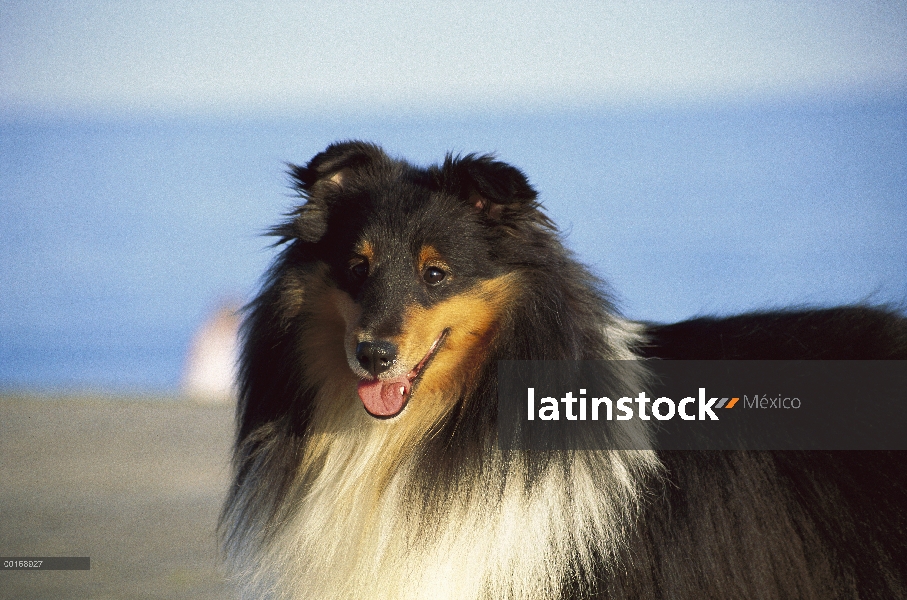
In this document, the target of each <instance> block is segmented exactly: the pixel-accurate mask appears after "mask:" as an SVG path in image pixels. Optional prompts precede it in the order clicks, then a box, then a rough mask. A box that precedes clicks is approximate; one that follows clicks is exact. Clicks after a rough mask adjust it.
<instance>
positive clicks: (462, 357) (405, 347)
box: [399, 274, 518, 418]
mask: <svg viewBox="0 0 907 600" xmlns="http://www.w3.org/2000/svg"><path fill="white" fill-rule="evenodd" d="M517 291H518V281H517V278H516V276H514V275H512V274H511V275H505V276H502V277H498V278H496V279H491V280H488V281H485V282H483V283H482V284H480V285H479V286H477V287H476V288H475V289H474V290H471V291H469V292H466V293H465V294H461V295H459V296H457V297H455V298H450V299H448V300H446V301H444V302H441V303H439V304H437V305H436V306H434V307H432V308H430V309H427V310H426V309H422V308H414V309H411V310H410V311H409V312H408V313H407V314H406V316H405V317H404V328H403V330H404V332H405V333H404V334H403V336H402V337H401V339H400V342H399V344H400V348H401V349H402V352H401V355H402V356H401V358H402V359H403V360H405V361H406V364H412V365H415V364H416V363H418V362H419V361H420V360H421V359H422V357H423V356H425V353H426V352H428V349H429V347H430V346H431V344H432V342H434V340H436V339H437V338H438V336H440V335H441V332H442V331H444V329H447V328H450V334H449V335H448V336H447V339H446V340H445V341H444V346H443V347H442V348H441V350H440V351H439V352H438V354H437V355H435V357H434V358H433V359H432V361H431V364H430V365H429V366H428V368H427V370H426V371H425V373H424V375H423V376H422V378H421V380H420V382H419V387H418V390H417V392H416V395H415V397H414V402H413V405H411V406H410V407H409V408H408V410H412V411H413V412H418V413H425V414H424V415H423V416H425V417H426V418H436V417H438V416H439V413H438V411H439V410H441V411H446V410H447V409H448V408H449V406H430V405H431V404H436V403H423V402H419V401H418V398H419V397H420V396H440V397H443V398H444V399H445V400H450V401H453V400H455V399H456V398H457V397H458V396H459V395H460V394H461V393H462V392H464V391H465V390H466V389H468V387H469V386H471V385H473V383H474V381H473V380H474V378H475V375H476V374H477V373H478V369H479V367H480V366H481V365H482V363H483V362H484V360H485V357H486V354H487V352H488V349H489V347H490V345H491V343H492V342H493V341H494V337H495V334H496V333H497V330H498V328H499V326H500V322H501V319H502V318H503V315H504V313H506V311H507V310H508V308H509V307H510V305H511V303H512V302H513V300H514V298H515V297H516V295H517ZM445 404H446V403H445ZM429 413H431V414H429Z"/></svg>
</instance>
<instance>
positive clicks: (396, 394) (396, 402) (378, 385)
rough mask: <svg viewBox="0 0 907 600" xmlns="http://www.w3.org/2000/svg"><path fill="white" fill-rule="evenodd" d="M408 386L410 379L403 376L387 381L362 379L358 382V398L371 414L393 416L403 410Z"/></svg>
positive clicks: (407, 394)
mask: <svg viewBox="0 0 907 600" xmlns="http://www.w3.org/2000/svg"><path fill="white" fill-rule="evenodd" d="M409 387H410V381H409V379H407V378H406V377H405V376H404V377H398V378H396V379H389V380H387V381H381V380H380V379H363V380H362V381H360V382H359V388H358V389H359V398H360V399H361V400H362V404H364V405H365V410H367V411H368V412H369V413H370V414H371V415H374V416H376V417H393V416H394V415H396V414H397V413H399V412H400V411H401V410H403V405H404V404H406V398H407V397H408V396H409Z"/></svg>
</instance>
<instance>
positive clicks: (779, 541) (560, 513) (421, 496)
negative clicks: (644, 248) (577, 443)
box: [221, 142, 907, 599]
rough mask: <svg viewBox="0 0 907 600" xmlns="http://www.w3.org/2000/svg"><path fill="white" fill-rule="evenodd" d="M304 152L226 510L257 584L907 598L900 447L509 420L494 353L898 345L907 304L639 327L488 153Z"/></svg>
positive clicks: (265, 301)
mask: <svg viewBox="0 0 907 600" xmlns="http://www.w3.org/2000/svg"><path fill="white" fill-rule="evenodd" d="M290 169H291V170H290V174H291V177H292V179H293V183H294V186H295V189H296V190H297V191H298V193H299V196H300V198H301V200H302V203H301V205H300V206H299V207H298V208H297V209H295V211H293V212H292V213H291V214H290V215H288V218H287V220H286V221H285V222H283V223H282V224H280V225H278V226H277V227H275V228H274V229H273V231H272V233H273V234H274V235H275V236H277V237H278V238H279V242H278V245H280V246H281V248H282V249H281V251H280V253H279V255H278V257H277V259H276V261H275V263H274V265H273V266H272V268H271V270H270V271H269V273H268V274H267V276H266V279H265V281H264V284H263V286H262V288H261V291H260V293H259V295H258V297H257V298H256V299H255V300H254V301H253V302H252V303H251V304H250V306H249V307H248V310H247V313H246V320H245V324H244V340H243V351H242V358H241V364H240V378H239V379H240V382H239V387H240V401H239V404H238V418H237V421H238V432H237V438H236V445H235V452H234V468H235V473H234V480H233V484H232V487H231V490H230V492H229V497H228V499H227V501H226V505H225V507H224V511H223V514H222V518H221V532H222V538H223V544H224V548H225V552H226V554H227V556H228V561H229V562H230V564H231V566H232V568H233V570H234V573H235V577H236V579H237V580H238V581H239V583H240V584H241V587H242V589H243V591H244V596H243V597H248V598H273V599H297V598H298V599H301V598H337V599H340V598H343V599H349V598H369V599H372V598H388V599H408V598H426V599H428V598H431V599H444V598H450V599H454V598H491V599H498V598H501V599H518V598H520V599H521V598H540V599H552V598H690V599H694V598H695V599H700V598H722V599H726V598H760V599H770V598H816V599H825V598H861V599H865V598H894V597H905V596H907V587H905V586H907V518H905V508H907V467H905V462H904V461H903V460H902V458H903V456H902V455H900V454H898V453H891V452H799V453H795V452H742V451H740V452H734V451H727V452H705V451H701V452H693V451H690V452H663V451H658V450H656V449H652V448H649V449H647V448H645V447H643V448H641V449H638V450H582V451H580V450H577V451H560V452H536V453H533V452H529V451H526V452H510V453H506V454H505V453H502V451H501V450H500V447H499V445H498V444H496V440H495V436H496V431H497V429H496V419H497V410H498V408H497V379H496V376H497V364H498V361H499V360H505V359H508V360H509V359H518V360H524V359H525V360H565V359H566V360H603V359H604V360H609V359H615V360H622V361H634V360H635V361H637V362H636V363H631V364H637V363H638V365H639V369H638V373H636V375H639V376H640V377H643V376H644V375H645V370H646V360H645V359H647V358H652V357H660V358H664V359H676V358H696V359H742V358H751V359H764V358H810V359H816V358H837V359H840V358H844V359H857V358H858V359H879V358H885V359H905V358H907V321H905V319H904V318H903V317H902V316H900V315H898V314H897V313H896V312H894V311H889V310H885V309H877V308H867V307H847V308H841V309H825V310H815V311H808V310H800V311H787V312H778V313H762V314H749V315H744V316H741V317H735V318H730V319H698V320H694V321H688V322H685V323H680V324H676V325H656V324H643V323H634V322H630V321H628V320H626V319H624V318H622V317H621V316H619V314H618V312H617V310H616V309H615V307H614V305H613V303H612V302H611V300H610V299H609V298H608V296H607V295H606V293H605V292H604V291H603V289H604V288H603V286H602V285H601V282H600V281H599V280H597V279H596V278H595V277H594V276H593V275H592V274H591V273H590V271H589V270H587V269H586V268H585V267H584V266H582V265H581V264H579V263H578V262H577V261H576V259H575V258H574V257H573V256H572V255H571V253H570V252H569V251H568V250H566V249H565V247H564V245H563V244H562V241H561V238H560V236H559V233H558V232H557V229H556V227H555V225H554V224H553V223H552V221H551V220H550V219H549V218H548V217H547V216H546V215H545V213H544V212H542V209H541V206H540V204H539V202H538V200H537V194H536V192H535V190H534V189H533V188H532V187H531V186H530V185H529V183H528V181H527V179H526V177H525V176H524V175H523V173H522V172H521V171H519V170H518V169H517V168H515V167H513V166H510V165H508V164H505V163H503V162H499V161H498V160H496V159H495V158H494V157H492V156H483V155H473V154H470V155H467V156H461V157H453V156H448V157H447V158H446V159H445V160H444V162H443V163H442V164H440V165H436V166H431V167H428V168H421V167H417V166H414V165H412V164H410V163H408V162H405V161H403V160H398V159H394V158H391V157H389V156H388V155H386V154H385V153H384V152H383V151H382V150H381V149H380V148H379V147H377V146H374V145H371V144H367V143H362V142H344V143H338V144H334V145H331V146H330V147H328V148H327V149H326V150H325V151H324V152H322V153H320V154H318V155H317V156H315V157H314V158H313V159H312V160H311V161H309V162H308V164H306V165H305V166H291V168H290ZM627 373H628V374H627V375H624V376H625V377H628V378H634V377H635V376H636V375H634V373H633V371H632V370H631V371H629V372H627ZM618 383H619V382H618ZM636 426H637V427H639V425H636ZM625 427H631V426H630V425H626V426H625ZM624 433H626V434H628V435H642V436H643V437H644V436H645V431H633V430H630V429H628V430H627V431H625V432H624ZM905 435H907V433H905Z"/></svg>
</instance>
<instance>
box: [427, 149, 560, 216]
mask: <svg viewBox="0 0 907 600" xmlns="http://www.w3.org/2000/svg"><path fill="white" fill-rule="evenodd" d="M439 176H440V179H441V185H442V186H443V187H444V188H445V189H447V190H448V191H449V192H451V193H454V194H456V195H458V196H460V197H461V198H462V199H463V200H464V201H465V202H467V203H468V204H469V205H470V207H471V208H472V209H473V210H475V211H476V212H478V213H481V214H482V215H484V216H485V217H486V218H488V219H489V220H490V221H493V222H500V223H506V222H507V221H509V220H512V219H513V218H520V217H522V218H525V217H527V216H530V217H533V218H532V219H531V220H533V221H538V222H540V223H546V224H547V223H550V221H549V220H548V218H547V217H545V216H544V215H543V214H542V213H541V212H540V211H539V208H540V205H539V203H538V202H537V201H536V198H537V197H538V194H537V193H536V191H535V190H534V189H533V188H532V186H531V185H529V181H528V180H527V179H526V176H525V175H524V174H523V172H522V171H520V170H519V169H517V168H516V167H514V166H511V165H508V164H507V163H504V162H501V161H498V160H495V158H494V156H492V155H488V154H486V155H476V154H468V155H466V156H463V157H453V156H451V155H448V156H447V158H446V159H445V160H444V164H443V166H442V167H441V168H440V170H439Z"/></svg>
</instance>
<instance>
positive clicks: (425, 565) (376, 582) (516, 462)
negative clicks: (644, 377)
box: [233, 324, 659, 600]
mask: <svg viewBox="0 0 907 600" xmlns="http://www.w3.org/2000/svg"><path fill="white" fill-rule="evenodd" d="M628 325H629V324H628ZM617 333H619V332H610V337H611V339H620V338H619V336H617V335H616V334H617ZM624 333H625V334H627V336H626V337H628V339H629V338H632V337H633V335H632V331H630V330H629V329H628V330H627V331H624ZM621 345H622V344H621ZM627 355H630V352H629V350H627ZM321 393H322V394H333V395H336V394H337V393H338V390H336V389H334V390H331V391H327V390H322V392H321ZM347 393H349V394H356V392H355V390H349V391H348V392H347ZM321 400H323V401H326V402H331V401H334V402H336V401H337V398H336V397H332V398H322V399H321ZM348 400H350V401H349V402H348V403H347V405H348V406H349V410H348V411H347V412H346V413H345V414H344V415H343V416H342V418H341V422H342V423H341V424H342V426H339V427H338V426H337V425H338V423H334V424H333V426H332V427H331V430H330V432H324V433H322V434H318V433H317V432H316V433H315V434H314V436H313V442H314V443H312V444H311V445H310V447H316V446H317V448H318V456H315V457H311V456H310V457H309V458H308V459H307V460H303V463H302V465H303V466H302V468H301V469H300V472H299V473H298V474H297V476H296V480H295V482H294V483H293V484H292V490H291V492H290V493H289V494H288V495H287V497H286V500H285V504H284V506H283V507H282V509H281V510H280V511H279V513H278V518H277V519H276V520H275V521H273V522H272V523H271V524H270V525H265V524H264V523H250V524H249V529H248V530H247V531H246V532H245V534H244V537H245V540H244V541H243V542H242V543H240V544H237V545H236V546H234V550H235V554H234V556H233V559H234V563H235V565H236V566H237V567H238V568H237V573H238V574H239V575H240V577H239V580H240V581H241V582H243V584H244V587H245V590H244V591H245V593H244V595H243V597H244V598H270V599H275V600H276V599H280V600H290V599H294V600H295V599H297V598H299V599H301V598H317V599H337V600H339V599H348V598H375V599H394V600H403V599H423V598H424V599H429V598H430V599H442V600H443V599H450V600H454V599H468V598H494V599H499V598H500V599H514V600H516V599H528V598H534V599H538V598H559V597H561V595H562V593H563V590H564V588H565V586H566V585H570V586H572V587H571V589H579V590H582V589H583V586H584V585H585V582H584V574H588V573H592V572H593V571H594V570H596V568H600V567H601V565H602V564H604V565H608V564H609V563H611V564H613V560H612V559H614V558H616V552H617V551H618V550H619V549H620V548H621V547H622V546H624V545H625V544H624V542H625V536H626V535H627V528H626V527H625V526H622V525H621V524H626V523H632V522H634V521H635V518H636V516H637V514H638V511H639V505H640V503H641V501H642V495H643V490H644V488H645V487H646V486H647V483H648V482H650V478H651V477H652V476H653V475H654V474H656V473H657V471H658V467H659V465H658V461H657V459H656V458H655V455H654V453H653V452H651V451H645V450H640V451H599V452H592V451H576V452H571V453H562V454H561V455H560V456H559V457H558V459H557V460H553V461H550V462H549V463H546V464H547V466H546V467H545V468H544V470H543V471H542V472H537V471H533V472H532V473H531V475H530V469H529V468H528V467H527V463H526V458H525V456H523V455H521V454H519V453H515V454H512V455H509V456H508V459H507V460H505V459H504V457H503V456H502V454H501V452H500V450H499V449H498V448H497V446H496V444H495V443H494V441H493V440H486V442H485V445H484V446H483V447H482V448H480V449H479V450H477V456H475V457H474V458H475V459H476V461H475V466H474V467H473V468H470V469H466V470H464V471H463V475H462V477H461V478H460V479H459V480H458V481H457V482H456V483H455V484H454V485H453V486H451V489H450V491H449V492H448V493H444V492H434V491H433V490H432V489H430V488H428V489H427V488H426V487H425V486H424V485H421V484H423V483H424V481H423V480H421V479H420V478H422V477H424V474H425V464H429V465H430V461H431V460H432V457H431V456H430V455H429V454H427V453H426V452H424V450H425V449H424V448H423V447H420V446H418V445H416V446H415V447H414V446H413V445H412V444H411V443H409V442H407V441H406V439H407V438H406V436H405V435H401V427H403V428H404V429H405V427H406V421H405V419H406V417H407V413H403V414H402V415H401V416H400V417H397V418H395V419H391V420H381V419H375V418H374V417H372V416H370V415H368V414H367V413H366V412H365V411H364V410H363V408H362V404H361V402H360V401H359V399H358V398H352V399H348ZM446 400H447V399H444V398H432V397H420V401H426V402H444V401H446ZM401 440H402V441H401ZM424 461H428V462H427V463H426V462H424ZM256 540H258V543H256Z"/></svg>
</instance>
